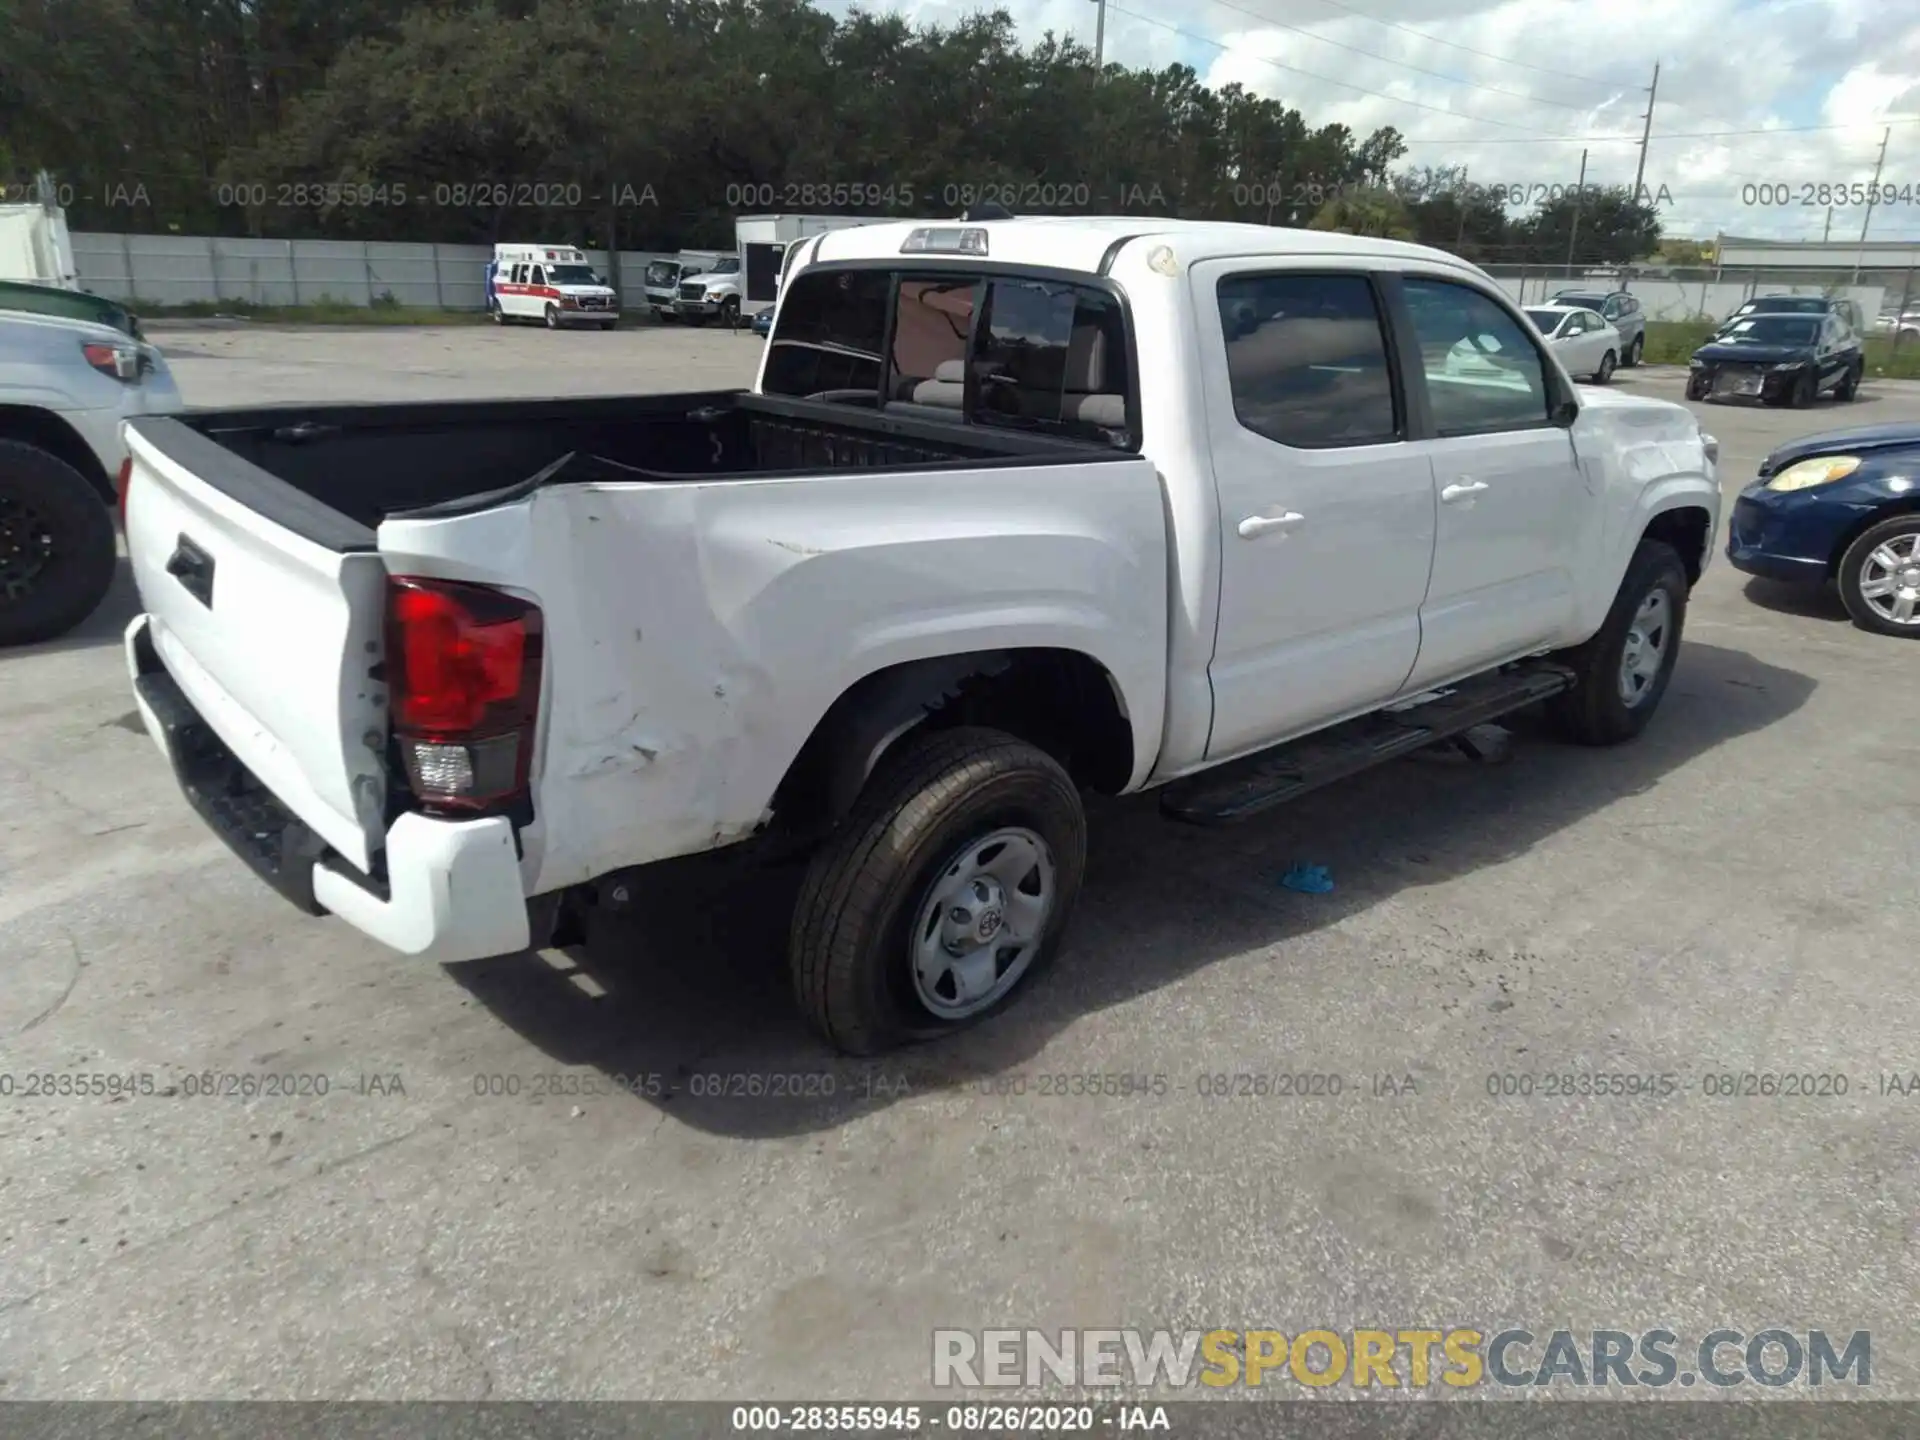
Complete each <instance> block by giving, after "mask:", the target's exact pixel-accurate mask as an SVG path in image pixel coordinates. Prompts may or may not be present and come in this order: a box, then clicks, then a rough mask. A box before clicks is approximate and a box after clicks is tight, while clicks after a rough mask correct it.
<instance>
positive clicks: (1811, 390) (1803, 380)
mask: <svg viewBox="0 0 1920 1440" xmlns="http://www.w3.org/2000/svg"><path fill="white" fill-rule="evenodd" d="M1819 398H1820V382H1819V381H1817V380H1815V379H1814V378H1813V372H1812V371H1811V370H1802V371H1801V372H1800V373H1799V374H1798V375H1797V376H1795V377H1794V381H1793V390H1792V391H1791V392H1790V393H1789V395H1788V397H1787V403H1788V404H1789V405H1791V406H1793V408H1794V409H1796V410H1805V409H1807V408H1808V407H1809V406H1811V405H1812V404H1813V402H1814V401H1815V400H1817V399H1819Z"/></svg>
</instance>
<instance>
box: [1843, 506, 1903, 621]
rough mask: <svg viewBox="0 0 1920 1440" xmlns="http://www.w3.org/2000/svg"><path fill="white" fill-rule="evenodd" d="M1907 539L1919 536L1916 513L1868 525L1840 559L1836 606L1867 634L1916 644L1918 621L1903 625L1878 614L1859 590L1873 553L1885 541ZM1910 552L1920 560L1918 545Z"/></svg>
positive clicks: (1861, 590)
mask: <svg viewBox="0 0 1920 1440" xmlns="http://www.w3.org/2000/svg"><path fill="white" fill-rule="evenodd" d="M1908 536H1920V513H1914V512H1908V513H1907V514H1905V515H1894V516H1890V517H1889V518H1887V519H1885V520H1882V521H1880V522H1879V523H1878V524H1877V525H1869V526H1868V527H1867V528H1866V529H1865V530H1863V531H1862V532H1861V533H1860V537H1859V538H1858V539H1857V540H1855V541H1854V542H1853V543H1852V544H1851V545H1849V546H1848V547H1847V548H1846V552H1845V553H1844V554H1842V555H1841V557H1840V566H1839V569H1838V571H1837V572H1836V573H1835V579H1836V580H1838V582H1839V587H1840V602H1841V604H1843V605H1845V606H1846V607H1847V614H1848V615H1849V616H1851V617H1852V619H1853V623H1854V624H1855V625H1857V626H1859V627H1860V628H1861V629H1862V630H1865V631H1867V632H1868V633H1870V634H1873V635H1892V636H1895V637H1897V638H1899V639H1902V640H1920V620H1916V621H1915V622H1914V623H1911V624H1906V625H1903V624H1901V623H1900V622H1899V621H1898V620H1895V619H1892V618H1890V617H1888V616H1885V615H1882V614H1880V613H1879V612H1878V611H1877V610H1875V609H1874V608H1873V605H1872V604H1871V603H1870V602H1869V601H1868V598H1867V596H1866V594H1865V592H1864V591H1863V589H1862V581H1863V580H1864V579H1865V578H1866V577H1865V572H1866V568H1867V562H1868V559H1869V557H1871V556H1872V554H1873V552H1874V551H1875V550H1877V549H1879V548H1880V547H1881V546H1882V545H1884V544H1886V543H1887V542H1888V541H1889V540H1895V541H1898V540H1904V539H1906V537H1908ZM1911 548H1912V549H1913V551H1914V553H1915V555H1916V556H1917V557H1920V541H1916V542H1915V544H1914V545H1913V546H1912V547H1911ZM1902 558H1904V557H1902ZM1877 568H1878V567H1876V569H1877ZM1876 578H1878V577H1877V576H1876Z"/></svg>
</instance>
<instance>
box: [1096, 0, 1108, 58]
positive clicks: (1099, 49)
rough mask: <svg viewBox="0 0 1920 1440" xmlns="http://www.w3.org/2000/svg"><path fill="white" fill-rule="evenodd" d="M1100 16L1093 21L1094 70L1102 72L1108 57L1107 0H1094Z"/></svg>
mask: <svg viewBox="0 0 1920 1440" xmlns="http://www.w3.org/2000/svg"><path fill="white" fill-rule="evenodd" d="M1093 4H1094V9H1095V12H1096V14H1097V16H1098V18H1097V19H1096V20H1095V21H1094V22H1093V70H1094V73H1095V74H1096V75H1097V74H1100V73H1101V72H1102V71H1103V70H1104V69H1105V68H1106V57H1107V0H1093Z"/></svg>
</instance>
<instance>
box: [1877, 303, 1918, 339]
mask: <svg viewBox="0 0 1920 1440" xmlns="http://www.w3.org/2000/svg"><path fill="white" fill-rule="evenodd" d="M1873 329H1874V333H1875V334H1877V335H1898V336H1900V338H1901V339H1902V340H1903V341H1911V340H1916V339H1920V310H1883V311H1881V313H1880V314H1879V315H1878V316H1876V317H1875V319H1874V322H1873Z"/></svg>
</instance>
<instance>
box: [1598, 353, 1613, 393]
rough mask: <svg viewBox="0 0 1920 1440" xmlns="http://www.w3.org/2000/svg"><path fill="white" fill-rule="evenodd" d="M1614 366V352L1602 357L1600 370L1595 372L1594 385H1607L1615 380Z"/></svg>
mask: <svg viewBox="0 0 1920 1440" xmlns="http://www.w3.org/2000/svg"><path fill="white" fill-rule="evenodd" d="M1613 365H1614V360H1613V352H1612V351H1611V350H1609V351H1607V353H1606V354H1604V355H1602V356H1601V357H1600V368H1599V369H1598V370H1596V371H1594V372H1593V383H1594V384H1596V385H1605V384H1606V383H1607V382H1608V381H1610V380H1611V379H1613Z"/></svg>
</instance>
